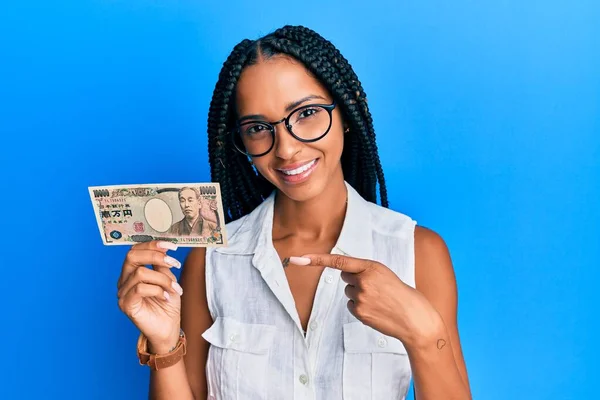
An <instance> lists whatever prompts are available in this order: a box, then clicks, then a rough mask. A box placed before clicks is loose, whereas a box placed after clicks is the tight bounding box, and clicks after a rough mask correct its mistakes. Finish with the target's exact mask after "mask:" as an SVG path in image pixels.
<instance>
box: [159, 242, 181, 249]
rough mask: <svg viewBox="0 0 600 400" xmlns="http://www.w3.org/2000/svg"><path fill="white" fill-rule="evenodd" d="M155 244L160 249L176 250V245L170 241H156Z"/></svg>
mask: <svg viewBox="0 0 600 400" xmlns="http://www.w3.org/2000/svg"><path fill="white" fill-rule="evenodd" d="M157 245H158V247H160V248H161V249H167V250H177V245H176V244H175V243H171V242H158V244H157Z"/></svg>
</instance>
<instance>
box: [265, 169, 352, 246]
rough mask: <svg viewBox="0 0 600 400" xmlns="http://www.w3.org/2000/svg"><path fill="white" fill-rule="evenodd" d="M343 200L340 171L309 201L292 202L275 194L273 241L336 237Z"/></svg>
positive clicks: (345, 197) (279, 194)
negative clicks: (297, 237)
mask: <svg viewBox="0 0 600 400" xmlns="http://www.w3.org/2000/svg"><path fill="white" fill-rule="evenodd" d="M338 175H339V176H338ZM346 199H347V189H346V185H345V183H344V178H343V174H342V171H341V168H340V171H339V174H336V176H334V177H332V180H331V182H329V184H328V185H327V187H326V188H325V190H323V192H322V193H320V194H319V195H317V196H315V197H314V198H312V199H309V200H306V201H296V200H293V199H290V198H289V197H287V196H285V195H283V194H282V193H281V192H278V193H277V197H276V199H275V209H274V216H273V217H274V220H273V229H274V231H273V239H277V238H281V237H285V236H290V235H292V236H299V237H301V238H303V239H307V240H319V239H323V238H330V237H331V238H337V237H338V236H339V233H340V232H341V230H342V226H343V224H344V218H345V215H346Z"/></svg>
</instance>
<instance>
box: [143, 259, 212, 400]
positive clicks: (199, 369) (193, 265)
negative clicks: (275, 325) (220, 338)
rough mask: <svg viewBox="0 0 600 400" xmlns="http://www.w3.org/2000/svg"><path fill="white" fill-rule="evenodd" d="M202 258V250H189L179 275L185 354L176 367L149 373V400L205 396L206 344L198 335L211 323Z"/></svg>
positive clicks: (199, 399)
mask: <svg viewBox="0 0 600 400" xmlns="http://www.w3.org/2000/svg"><path fill="white" fill-rule="evenodd" d="M205 255H206V249H204V248H195V249H193V250H192V251H191V252H190V254H189V256H188V258H187V260H186V261H185V263H184V265H183V268H182V271H181V278H180V282H179V283H180V285H181V287H182V288H183V296H182V298H181V327H182V328H183V331H184V332H185V335H186V338H187V353H186V355H185V357H184V359H183V360H181V361H180V362H178V363H177V364H175V365H173V366H171V367H169V368H165V369H163V370H159V371H153V372H151V375H150V398H151V399H154V400H162V399H165V400H166V399H168V400H178V399H181V400H205V399H206V397H207V395H208V393H207V387H206V375H205V366H206V358H207V355H208V348H209V343H208V342H207V341H206V340H204V338H202V336H201V335H202V333H204V331H206V330H207V329H208V328H209V327H210V326H211V324H212V322H213V321H212V318H211V316H210V313H209V310H208V304H207V300H206V281H205ZM174 341H175V342H176V341H177V339H174ZM173 345H174V343H173ZM168 347H169V345H168V346H166V347H162V346H156V348H154V346H153V347H152V351H154V352H156V353H166V352H168V351H169V350H170V348H168ZM170 347H172V346H170Z"/></svg>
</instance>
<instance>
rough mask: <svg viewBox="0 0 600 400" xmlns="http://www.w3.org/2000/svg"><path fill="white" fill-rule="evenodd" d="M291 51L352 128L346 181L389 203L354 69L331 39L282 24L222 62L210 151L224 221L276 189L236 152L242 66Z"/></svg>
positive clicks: (212, 110)
mask: <svg viewBox="0 0 600 400" xmlns="http://www.w3.org/2000/svg"><path fill="white" fill-rule="evenodd" d="M281 54H283V55H288V56H291V57H293V58H295V59H297V60H298V61H300V62H301V63H302V64H303V65H304V66H305V67H306V68H307V69H308V70H309V71H310V72H311V73H312V74H313V75H314V76H315V77H316V79H318V80H319V81H320V82H321V83H322V84H323V85H324V86H325V87H326V88H327V89H328V90H329V92H330V93H331V94H332V96H333V98H334V100H335V101H336V103H337V104H339V106H340V109H341V112H342V116H343V120H344V122H345V123H346V124H347V126H348V128H349V132H348V133H346V135H345V138H344V142H345V144H344V149H343V151H342V157H341V162H342V170H343V172H344V179H345V180H346V181H347V182H348V183H349V184H350V185H351V186H352V187H353V188H355V189H356V191H357V192H358V193H359V194H360V195H361V196H362V197H363V198H364V199H366V200H367V201H371V202H373V203H376V202H377V193H376V188H377V184H379V195H380V200H381V205H382V206H383V207H388V199H387V189H386V186H385V179H384V176H383V169H382V168H381V162H380V161H379V155H378V151H377V144H376V141H375V131H374V129H373V120H372V118H371V113H370V111H369V108H368V106H367V99H366V94H365V92H364V90H363V88H362V86H361V83H360V81H359V80H358V77H357V76H356V74H355V73H354V70H353V69H352V67H351V66H350V64H349V63H348V60H346V59H345V58H344V57H343V56H342V54H341V53H340V52H339V50H338V49H337V48H335V47H334V45H333V44H332V43H331V42H329V41H328V40H326V39H324V38H323V37H322V36H320V35H319V34H318V33H316V32H314V31H313V30H311V29H309V28H306V27H303V26H289V25H288V26H284V27H282V28H280V29H277V30H276V31H274V32H273V33H270V34H268V35H266V36H264V37H262V38H260V39H258V40H249V39H244V40H243V41H241V42H240V43H238V44H237V45H236V46H235V47H234V49H233V51H232V52H231V54H230V55H229V57H228V58H227V60H226V61H225V62H224V64H223V67H222V69H221V72H220V73H219V79H218V81H217V83H216V86H215V89H214V93H213V97H212V100H211V103H210V109H209V113H208V154H209V162H210V167H211V179H212V181H213V182H215V181H216V182H219V183H220V185H221V195H222V199H223V207H224V210H225V220H226V222H229V221H233V220H236V219H238V218H240V217H242V216H244V215H246V214H248V213H250V212H251V211H252V210H254V208H256V207H257V206H258V205H259V204H260V203H261V202H262V201H263V200H264V199H265V198H266V197H267V196H268V195H269V194H270V193H271V192H272V191H273V189H274V187H273V185H272V184H271V183H270V182H269V181H267V180H266V179H264V178H263V177H262V176H260V174H257V172H256V171H255V170H254V168H253V167H252V165H251V163H250V161H249V160H248V157H246V156H245V155H243V154H241V153H239V152H238V151H236V150H235V148H234V146H233V143H232V141H231V132H232V130H233V129H235V124H236V118H237V116H236V111H235V90H236V84H237V82H238V79H239V78H240V75H241V73H242V70H243V69H244V67H246V66H249V65H253V64H256V63H257V62H258V59H259V57H261V56H262V57H264V58H270V57H273V56H275V55H281Z"/></svg>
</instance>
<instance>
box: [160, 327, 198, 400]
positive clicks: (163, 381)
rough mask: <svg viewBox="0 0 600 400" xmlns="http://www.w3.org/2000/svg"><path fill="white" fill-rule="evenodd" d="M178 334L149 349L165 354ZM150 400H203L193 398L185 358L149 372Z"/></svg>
mask: <svg viewBox="0 0 600 400" xmlns="http://www.w3.org/2000/svg"><path fill="white" fill-rule="evenodd" d="M178 340H179V336H178V335H174V338H173V339H172V340H170V341H169V342H167V343H161V344H152V343H150V351H151V352H152V353H155V354H166V353H168V352H170V351H171V350H172V349H173V348H174V347H175V344H176V343H177V341H178ZM149 398H150V399H151V400H205V399H206V396H204V398H203V399H195V397H194V393H193V392H192V388H191V385H190V382H189V380H188V375H187V371H186V368H185V359H184V358H182V359H181V360H179V362H178V363H177V364H175V365H171V366H170V367H168V368H163V369H159V370H158V371H151V372H150V396H149Z"/></svg>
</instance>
